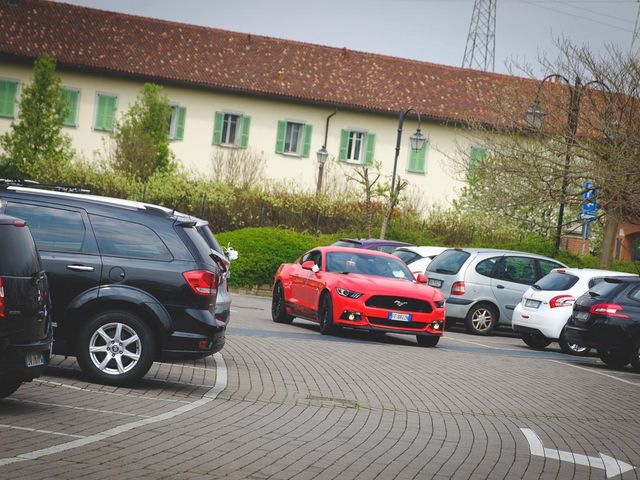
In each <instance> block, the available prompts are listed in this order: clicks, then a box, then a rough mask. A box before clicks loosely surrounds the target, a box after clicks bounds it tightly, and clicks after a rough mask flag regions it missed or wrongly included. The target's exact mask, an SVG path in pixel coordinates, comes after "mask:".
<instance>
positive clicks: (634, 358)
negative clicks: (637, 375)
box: [631, 340, 640, 372]
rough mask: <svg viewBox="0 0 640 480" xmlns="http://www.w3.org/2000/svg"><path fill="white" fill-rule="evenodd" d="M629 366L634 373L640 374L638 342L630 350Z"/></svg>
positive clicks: (639, 347)
mask: <svg viewBox="0 0 640 480" xmlns="http://www.w3.org/2000/svg"><path fill="white" fill-rule="evenodd" d="M631 366H632V367H633V369H634V370H635V371H636V372H640V340H638V341H637V342H636V343H635V345H634V346H633V348H632V349H631Z"/></svg>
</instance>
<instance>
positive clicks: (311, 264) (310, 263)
mask: <svg viewBox="0 0 640 480" xmlns="http://www.w3.org/2000/svg"><path fill="white" fill-rule="evenodd" d="M313 267H316V268H318V266H317V265H316V262H314V261H313V260H307V261H306V262H303V263H302V268H303V269H304V270H311V271H313Z"/></svg>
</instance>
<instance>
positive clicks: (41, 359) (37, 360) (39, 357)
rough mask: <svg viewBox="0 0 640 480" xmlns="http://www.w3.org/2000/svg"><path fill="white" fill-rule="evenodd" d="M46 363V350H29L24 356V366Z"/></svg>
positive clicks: (37, 365) (36, 365)
mask: <svg viewBox="0 0 640 480" xmlns="http://www.w3.org/2000/svg"><path fill="white" fill-rule="evenodd" d="M45 363H46V358H45V355H44V352H29V353H27V354H26V355H25V356H24V366H25V367H26V368H30V367H39V366H40V365H44V364H45Z"/></svg>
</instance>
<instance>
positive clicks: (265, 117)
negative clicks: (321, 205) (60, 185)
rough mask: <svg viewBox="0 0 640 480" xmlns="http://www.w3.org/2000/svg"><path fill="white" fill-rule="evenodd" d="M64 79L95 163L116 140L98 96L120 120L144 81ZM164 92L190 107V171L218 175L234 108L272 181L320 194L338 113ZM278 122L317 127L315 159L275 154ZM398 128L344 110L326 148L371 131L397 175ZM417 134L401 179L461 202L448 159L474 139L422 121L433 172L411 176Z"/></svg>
mask: <svg viewBox="0 0 640 480" xmlns="http://www.w3.org/2000/svg"><path fill="white" fill-rule="evenodd" d="M31 74H32V68H31V67H28V66H20V65H14V64H10V63H7V62H0V78H10V79H17V80H19V81H20V82H21V86H22V85H24V83H25V82H29V81H30V77H31ZM60 74H61V77H62V84H63V86H65V87H71V88H77V89H79V90H80V101H79V103H80V106H79V115H78V127H77V128H68V127H65V128H64V130H65V132H66V133H68V134H69V135H70V136H71V138H72V141H73V145H74V147H75V149H76V150H77V151H78V152H79V153H81V154H82V155H84V156H85V157H86V158H87V159H95V158H97V157H98V156H99V155H100V154H101V153H102V152H104V147H105V142H108V140H109V135H108V134H107V133H105V132H98V131H94V130H93V128H92V126H93V122H94V116H95V108H96V102H95V99H96V93H97V92H102V93H109V94H117V95H118V115H122V113H123V112H124V111H126V109H127V108H128V106H129V105H130V104H131V103H133V101H134V99H135V97H136V95H137V93H138V92H139V90H140V88H141V87H142V82H138V81H130V80H125V79H118V78H114V77H106V76H105V77H101V76H97V75H86V74H78V73H73V72H66V71H62V72H60ZM165 93H166V94H167V95H168V97H169V99H170V101H171V102H172V103H177V104H180V105H181V106H184V107H186V121H185V133H184V140H182V141H174V142H172V144H171V147H172V149H173V152H174V153H175V155H176V157H177V158H178V159H179V160H180V161H181V162H182V164H183V165H184V166H185V167H187V168H188V169H193V170H196V171H199V172H202V173H205V174H210V173H211V168H212V167H211V165H212V161H211V158H212V155H213V154H214V152H216V150H219V149H221V148H224V147H219V146H214V145H212V136H213V119H214V113H215V112H216V111H220V110H230V111H236V112H241V113H244V114H246V115H250V116H251V131H250V136H249V149H250V150H251V151H252V152H253V153H256V154H259V155H262V156H263V157H264V160H265V175H266V176H267V177H269V178H273V179H290V180H291V181H292V182H295V183H297V184H300V185H303V186H305V187H307V188H314V186H315V184H316V178H317V169H318V168H317V167H318V166H317V161H316V155H315V152H316V151H317V150H318V149H319V148H320V147H321V146H322V143H323V140H324V130H325V120H326V117H327V116H328V115H329V114H330V113H332V110H331V108H326V107H314V106H305V105H299V104H295V103H288V102H282V101H275V100H269V99H262V98H252V97H247V96H239V95H231V94H225V93H219V92H213V91H205V90H196V89H187V88H178V87H173V86H166V87H165ZM18 114H19V113H18ZM278 120H298V121H302V122H304V123H306V124H311V125H313V135H312V141H311V154H310V157H309V158H299V157H291V156H286V155H280V154H276V153H275V142H276V127H277V122H278ZM10 122H11V120H9V119H5V118H0V133H1V132H5V131H7V130H8V129H9V126H10ZM397 122H398V120H397V117H395V116H381V115H370V114H365V113H355V112H347V111H338V113H337V115H335V116H334V117H333V118H332V119H331V122H330V125H329V136H328V141H327V150H328V151H329V153H330V154H331V155H332V156H333V157H334V158H337V157H338V149H339V146H340V131H341V129H342V128H356V129H364V130H368V131H370V132H372V133H375V134H376V148H375V159H376V160H378V161H381V162H382V163H383V171H384V173H386V174H388V175H391V171H392V168H393V158H394V153H395V142H396V132H397ZM415 128H416V122H414V121H407V122H405V125H404V132H403V139H402V147H401V151H400V156H399V159H398V173H399V174H400V175H402V176H403V177H404V178H406V179H407V180H408V181H409V182H410V185H411V186H412V187H413V188H419V189H420V192H421V195H422V196H423V198H424V200H425V201H426V203H427V204H428V203H440V204H449V203H450V202H451V200H452V199H454V198H455V197H456V196H457V193H458V192H459V189H460V188H461V186H462V184H461V183H460V182H458V181H457V180H455V178H454V177H455V172H454V168H453V166H452V165H451V161H450V160H449V159H447V155H457V154H458V153H457V152H458V149H459V148H460V145H463V147H464V148H466V146H467V145H468V144H469V140H468V139H466V138H465V135H464V133H463V132H462V131H460V130H454V129H452V128H449V127H444V126H442V125H439V124H434V123H423V124H422V131H423V133H424V134H425V135H427V136H428V138H429V139H430V145H429V150H428V151H427V158H426V162H425V164H426V171H425V174H415V173H409V172H407V166H408V157H409V135H410V134H411V133H413V132H414V131H415ZM341 168H342V170H338V172H339V175H342V172H348V171H349V170H350V169H351V168H353V167H352V166H350V165H346V164H341ZM334 170H335V169H334Z"/></svg>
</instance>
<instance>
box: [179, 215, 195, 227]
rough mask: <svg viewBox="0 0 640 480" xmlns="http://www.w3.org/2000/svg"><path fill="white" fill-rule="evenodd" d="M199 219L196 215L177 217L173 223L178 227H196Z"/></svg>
mask: <svg viewBox="0 0 640 480" xmlns="http://www.w3.org/2000/svg"><path fill="white" fill-rule="evenodd" d="M196 223H198V220H197V219H196V218H194V217H182V216H180V217H176V220H175V222H174V223H173V224H174V225H175V226H176V227H187V228H188V227H195V226H196Z"/></svg>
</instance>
